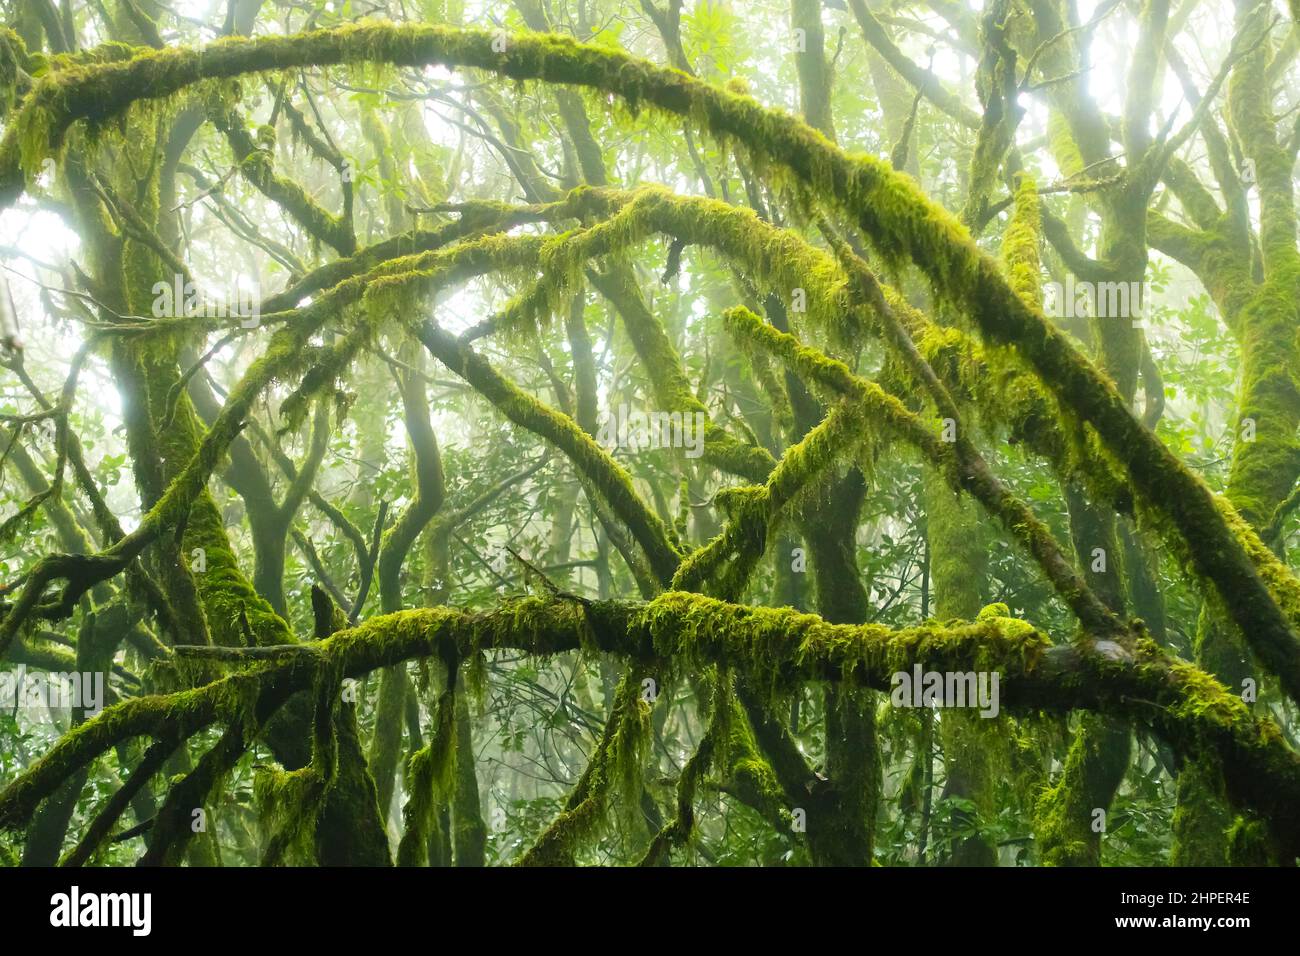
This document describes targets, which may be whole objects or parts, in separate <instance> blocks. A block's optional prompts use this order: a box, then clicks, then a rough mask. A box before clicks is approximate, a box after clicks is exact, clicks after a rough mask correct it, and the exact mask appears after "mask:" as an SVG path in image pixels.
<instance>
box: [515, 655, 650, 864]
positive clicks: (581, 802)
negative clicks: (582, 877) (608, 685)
mask: <svg viewBox="0 0 1300 956" xmlns="http://www.w3.org/2000/svg"><path fill="white" fill-rule="evenodd" d="M643 676H644V673H643V672H642V671H641V670H640V669H639V668H636V667H633V668H630V669H629V670H628V671H627V672H626V673H625V674H624V675H623V677H622V679H621V680H620V681H619V684H618V687H617V688H616V689H615V691H614V702H613V706H612V707H611V708H610V713H609V718H608V720H606V722H605V729H604V730H603V731H602V733H601V738H600V743H599V744H598V745H597V747H596V752H595V753H594V754H593V755H592V757H591V759H590V760H589V761H587V766H586V767H585V768H584V769H583V771H582V776H581V777H579V778H578V782H577V784H575V785H574V788H573V790H572V792H571V793H570V794H569V797H568V799H567V800H566V801H565V804H564V809H563V810H562V811H560V813H559V815H558V816H557V817H556V818H555V819H554V820H552V821H551V823H550V824H549V825H548V826H547V827H546V829H545V830H543V831H542V833H541V835H540V836H538V838H537V841H536V842H535V843H534V844H533V845H532V846H531V847H529V848H528V850H527V852H525V853H524V854H523V856H521V857H520V858H519V860H518V861H517V862H518V865H519V866H558V865H569V866H572V865H573V862H574V856H575V854H576V852H577V850H578V849H579V848H580V847H581V846H582V844H583V843H585V842H587V841H588V840H590V839H591V838H592V837H593V836H594V835H595V834H596V832H597V831H598V830H599V828H600V827H601V826H602V825H603V823H604V821H605V815H606V813H607V812H608V808H609V802H610V798H611V796H614V795H617V797H618V799H619V800H620V801H622V802H623V803H624V804H630V805H635V801H636V799H637V797H638V796H639V795H640V792H641V787H640V782H641V781H640V768H641V762H642V759H643V757H644V751H645V746H646V744H647V742H648V740H649V731H650V720H649V717H650V707H649V704H647V703H646V702H645V701H644V700H642V698H641V679H642V677H643Z"/></svg>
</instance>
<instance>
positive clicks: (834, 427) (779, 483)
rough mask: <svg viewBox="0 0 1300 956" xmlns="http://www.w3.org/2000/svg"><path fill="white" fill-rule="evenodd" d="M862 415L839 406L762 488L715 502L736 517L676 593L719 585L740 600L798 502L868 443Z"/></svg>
mask: <svg viewBox="0 0 1300 956" xmlns="http://www.w3.org/2000/svg"><path fill="white" fill-rule="evenodd" d="M866 427H867V425H866V421H865V419H864V416H863V415H862V413H861V410H860V409H858V408H854V407H851V406H847V405H842V404H841V405H837V406H835V407H834V408H832V409H831V411H830V413H829V414H828V415H827V416H826V418H825V419H824V420H823V421H822V422H821V423H819V424H818V425H817V426H816V427H814V428H813V429H812V430H811V431H809V432H808V434H807V435H805V436H804V437H803V438H802V439H801V440H800V441H799V442H798V443H796V444H794V445H792V446H790V448H789V449H787V450H786V453H785V454H784V455H782V456H781V460H780V461H778V462H777V465H776V467H775V468H773V469H772V473H771V475H769V477H768V480H767V482H766V484H764V485H762V486H760V487H748V488H725V489H722V490H720V491H718V492H717V493H716V494H715V496H714V497H715V500H716V501H717V502H718V503H719V504H720V505H721V506H722V508H723V509H724V510H726V511H728V512H730V515H731V517H730V518H729V519H728V521H727V524H726V526H725V527H724V528H723V529H722V532H721V533H720V534H719V535H718V536H717V537H715V538H714V539H713V540H711V541H710V542H709V543H708V544H706V545H704V547H702V548H699V549H697V550H696V551H693V552H692V553H691V554H690V555H688V556H687V558H686V559H685V560H684V561H683V562H682V565H681V567H680V568H679V569H678V570H677V574H676V575H675V576H674V577H673V584H672V587H673V590H676V591H699V590H702V589H703V588H704V587H705V585H706V584H707V583H709V582H710V581H713V582H714V583H715V587H716V589H717V593H718V594H719V596H722V597H723V598H724V599H726V600H731V601H736V600H739V599H740V597H741V595H742V594H743V592H744V588H745V585H746V583H748V580H749V577H750V575H751V574H752V572H753V570H754V567H755V565H756V564H757V563H758V560H759V559H760V558H761V557H762V556H763V554H764V553H765V552H766V550H767V544H768V541H769V540H770V538H771V535H772V533H773V532H774V531H775V530H776V528H777V525H778V522H779V520H780V519H781V518H782V516H783V513H784V512H785V511H786V509H787V508H788V507H789V505H790V504H791V502H792V501H794V500H795V499H796V497H797V496H798V495H799V494H800V493H801V492H804V491H806V490H808V489H809V488H810V487H811V486H812V485H814V484H815V483H816V482H817V481H818V480H819V479H821V478H824V477H825V476H826V473H827V471H829V470H830V469H831V468H833V467H834V466H835V465H836V463H837V462H839V461H841V460H843V459H844V458H850V459H851V458H852V457H853V456H854V455H855V453H856V452H857V451H858V450H859V448H860V446H861V444H862V443H863V442H864V441H865V440H866V439H865V437H864V434H863V433H864V431H865V429H866Z"/></svg>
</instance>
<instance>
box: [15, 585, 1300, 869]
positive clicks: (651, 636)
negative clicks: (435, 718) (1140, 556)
mask: <svg viewBox="0 0 1300 956" xmlns="http://www.w3.org/2000/svg"><path fill="white" fill-rule="evenodd" d="M449 642H450V643H451V644H453V645H454V647H455V653H457V654H459V655H463V656H466V657H468V656H470V655H472V654H473V653H474V652H476V651H477V650H478V649H480V648H483V649H487V648H493V647H500V648H506V647H510V648H516V649H519V650H524V651H527V652H528V653H530V654H537V655H543V656H545V655H549V654H554V653H558V652H560V651H566V650H576V649H578V648H579V647H582V646H588V647H590V646H595V647H598V648H600V649H601V650H604V651H607V652H610V653H616V654H619V655H623V656H628V657H630V658H632V659H634V660H642V661H646V662H654V661H662V660H667V659H671V660H673V661H674V664H675V666H677V667H694V666H704V665H708V664H713V663H717V662H725V663H727V664H729V665H730V666H733V667H735V668H738V669H739V671H741V672H743V673H745V674H747V675H749V676H750V677H751V678H759V682H760V683H771V682H773V681H774V682H775V687H776V688H778V689H779V688H781V687H787V686H793V685H794V684H797V683H800V682H803V681H808V680H847V681H850V682H852V683H853V684H854V685H855V686H863V687H872V688H875V689H888V688H889V686H890V678H891V675H892V674H894V673H895V672H897V671H899V670H908V669H910V668H911V667H912V665H913V664H917V663H921V664H924V665H925V666H926V667H927V668H930V669H937V670H952V671H967V670H972V669H994V670H998V671H999V672H1000V673H1001V675H1002V683H1001V685H1000V693H1001V695H1002V706H1003V707H1005V708H1011V709H1015V710H1019V709H1021V708H1029V709H1048V710H1053V711H1062V710H1068V709H1073V708H1078V707H1084V708H1088V709H1093V710H1099V711H1103V712H1106V713H1109V714H1114V715H1118V716H1126V717H1129V718H1131V719H1134V720H1137V721H1139V722H1142V723H1146V724H1149V725H1150V726H1152V727H1153V729H1156V730H1157V731H1158V732H1159V733H1161V734H1162V735H1163V736H1165V737H1166V738H1167V739H1169V740H1170V741H1171V742H1172V743H1174V745H1175V746H1176V747H1177V748H1178V749H1179V750H1180V751H1183V752H1187V753H1193V752H1197V751H1199V750H1200V749H1201V748H1205V747H1209V748H1212V749H1214V750H1215V751H1216V752H1217V753H1218V754H1219V755H1220V757H1221V759H1223V761H1224V765H1225V767H1226V768H1228V769H1229V771H1230V773H1229V788H1230V796H1231V797H1232V799H1233V800H1235V801H1238V802H1239V803H1240V804H1241V805H1243V806H1248V807H1251V808H1252V809H1254V810H1256V811H1257V812H1259V813H1260V814H1261V816H1262V817H1264V818H1266V819H1269V820H1270V821H1271V823H1272V825H1273V826H1274V827H1275V828H1276V829H1277V830H1278V832H1279V835H1280V839H1281V842H1282V844H1283V845H1285V846H1286V847H1288V848H1290V849H1291V851H1292V852H1300V821H1298V820H1296V818H1295V815H1294V814H1291V813H1288V812H1287V811H1286V808H1287V807H1289V806H1293V805H1294V803H1295V801H1296V800H1300V757H1297V756H1296V754H1294V753H1293V752H1292V751H1291V749H1290V748H1289V747H1288V746H1287V744H1286V742H1285V740H1284V739H1283V737H1282V735H1281V732H1280V731H1279V730H1278V729H1277V727H1276V725H1275V724H1273V723H1272V721H1271V720H1267V719H1265V720H1256V719H1255V718H1253V717H1252V716H1251V715H1250V713H1249V711H1248V709H1247V708H1246V706H1245V705H1244V704H1243V703H1242V702H1241V700H1240V698H1239V697H1236V696H1234V695H1233V694H1232V693H1231V692H1229V691H1228V690H1227V689H1225V688H1224V687H1222V686H1221V685H1220V684H1218V683H1216V682H1215V681H1214V680H1213V679H1212V678H1210V677H1209V676H1207V675H1206V674H1204V673H1203V672H1202V671H1200V670H1198V669H1197V668H1195V667H1193V666H1192V665H1190V664H1186V663H1183V662H1179V661H1176V660H1174V659H1172V658H1170V657H1168V656H1167V655H1166V654H1165V653H1164V652H1163V651H1161V650H1160V649H1159V648H1158V647H1156V646H1155V645H1154V644H1153V643H1151V642H1150V641H1147V640H1141V641H1139V642H1138V643H1137V645H1136V646H1135V649H1134V653H1133V654H1125V653H1115V654H1111V655H1100V654H1087V653H1081V652H1080V651H1079V650H1078V649H1076V648H1072V647H1052V646H1051V644H1050V642H1049V641H1048V639H1047V637H1046V636H1045V635H1043V634H1042V633H1040V632H1038V631H1036V630H1035V629H1034V628H1033V627H1032V626H1031V625H1029V624H1027V623H1025V622H1024V621H1018V620H1015V619H1012V618H1006V617H1001V616H998V615H996V614H992V615H989V616H987V617H982V618H981V620H979V621H977V622H975V623H971V624H961V623H948V624H945V625H942V626H940V625H924V626H921V627H915V628H904V629H901V630H892V629H890V628H888V627H885V626H883V625H861V626H854V625H833V624H828V623H826V622H825V621H823V620H822V619H821V618H819V617H817V616H816V615H811V614H800V613H798V612H795V611H793V610H790V609H788V608H787V609H769V608H752V607H745V606H740V605H731V604H726V603H724V602H721V601H717V600H713V599H710V598H706V597H702V596H700V595H696V594H686V593H682V592H669V593H666V594H664V595H662V596H661V597H659V598H656V599H655V600H653V601H650V602H648V603H644V604H637V603H614V602H592V603H590V604H587V605H583V604H579V603H578V602H574V601H568V600H561V601H555V602H547V601H542V600H538V599H526V600H522V601H517V602H510V603H507V604H505V605H502V606H501V607H500V608H498V609H496V610H493V611H489V612H484V613H479V614H473V613H469V612H464V611H458V610H452V609H447V608H436V609H430V610H411V611H402V612H399V613H397V614H390V615H385V616H382V617H377V618H374V619H372V620H370V621H367V622H365V623H363V624H360V625H358V626H356V627H353V628H349V629H346V630H344V631H340V632H339V633H337V634H335V635H334V636H332V637H331V638H329V639H327V640H325V641H321V642H319V643H317V644H314V645H305V646H303V645H296V646H285V647H281V648H262V649H258V650H257V653H258V654H259V655H261V658H263V659H251V663H250V665H248V666H246V667H245V668H243V669H240V670H238V671H236V672H235V673H232V674H231V675H230V676H228V677H225V678H222V679H220V680H218V681H215V682H213V683H211V684H208V685H206V686H204V687H202V688H199V689H197V690H187V691H180V692H177V693H174V694H170V695H163V696H152V697H139V698H133V699H131V700H127V701H123V702H122V703H120V704H116V705H114V706H112V707H109V708H107V709H105V710H104V711H103V712H102V713H101V714H99V715H98V716H97V717H94V718H92V719H91V720H88V721H86V722H85V723H84V724H82V725H81V726H79V727H78V728H76V729H75V730H73V731H72V732H70V733H69V734H67V735H65V736H64V737H63V738H62V739H60V741H59V742H58V743H57V744H55V745H54V746H53V747H52V748H51V749H50V750H49V752H48V753H47V754H46V755H45V756H44V757H42V758H41V759H40V760H38V761H37V762H36V763H35V764H33V765H32V766H31V767H29V768H28V769H27V770H25V771H24V772H23V773H22V774H20V775H19V776H18V777H17V778H16V779H15V780H13V781H12V782H11V783H10V784H9V785H8V786H7V787H6V788H5V789H4V790H3V791H0V827H6V828H11V829H12V828H15V827H21V826H23V825H24V824H25V822H26V821H27V820H28V819H29V818H30V816H31V814H32V813H33V812H34V811H35V809H36V807H37V805H38V804H39V803H40V801H41V800H42V799H43V798H44V797H46V796H48V795H49V794H50V793H52V792H53V791H54V790H55V789H57V787H58V786H59V785H60V783H61V782H62V781H63V780H64V779H65V778H66V777H67V775H68V774H70V773H72V772H73V771H75V770H76V769H78V768H80V767H83V766H85V765H86V764H87V763H89V762H90V761H91V760H93V759H95V758H96V757H97V756H98V755H100V754H102V753H103V752H105V751H106V750H108V749H109V748H111V747H112V746H113V745H114V744H116V743H118V742H120V741H123V740H128V739H130V738H132V737H137V736H153V737H160V736H163V735H164V734H167V733H171V734H174V735H175V736H176V738H177V739H181V738H188V737H189V736H192V735H193V734H194V733H197V732H198V731H200V730H202V729H203V728H205V727H208V726H210V725H211V724H212V723H214V722H231V721H234V720H237V719H240V718H241V716H245V715H247V716H249V717H256V716H257V715H261V714H265V713H270V712H273V711H274V709H275V708H276V707H278V706H279V704H280V703H281V702H283V701H284V700H285V699H287V698H288V697H289V696H290V695H291V694H293V693H295V692H297V691H299V690H304V689H306V688H309V687H311V686H313V685H314V683H315V681H316V679H317V675H318V673H319V667H320V666H321V659H322V657H323V658H326V659H327V660H328V661H329V662H330V665H331V666H332V667H334V668H335V669H336V673H337V674H338V675H339V677H340V679H341V678H344V677H354V678H355V677H360V676H362V675H363V674H366V673H369V672H371V671H374V670H377V669H379V668H381V667H386V666H390V665H393V664H396V663H400V662H401V661H404V660H410V659H413V658H418V657H434V656H441V655H442V654H443V653H445V652H446V650H445V645H446V644H447V643H449ZM192 650H193V653H195V654H197V655H199V656H211V657H218V658H220V657H222V656H225V657H230V658H234V659H236V660H238V659H241V657H242V656H243V655H244V654H251V653H253V652H252V651H245V652H241V651H240V650H239V649H232V648H195V649H192ZM1153 704H1154V705H1155V706H1152V705H1153Z"/></svg>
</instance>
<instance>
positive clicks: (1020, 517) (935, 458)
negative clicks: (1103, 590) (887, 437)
mask: <svg viewBox="0 0 1300 956" xmlns="http://www.w3.org/2000/svg"><path fill="white" fill-rule="evenodd" d="M725 319H726V321H727V322H728V324H729V326H730V327H731V328H732V330H733V332H734V334H736V335H737V337H738V338H740V339H742V340H743V341H746V342H749V343H750V344H751V345H752V346H754V347H757V348H762V349H764V350H765V351H768V352H770V353H771V354H773V355H775V356H777V357H778V358H780V360H781V361H782V362H785V363H786V364H787V365H789V366H790V367H791V368H792V369H794V370H795V371H796V372H797V373H798V374H799V375H800V377H802V378H803V379H804V380H805V381H808V382H810V383H812V384H815V385H817V386H819V387H820V388H823V389H829V390H831V391H832V392H833V393H834V394H837V395H842V396H846V397H850V398H852V399H853V400H854V401H857V402H861V403H863V405H864V406H865V407H866V408H867V409H868V410H869V411H870V412H871V417H872V420H877V421H880V422H881V423H882V424H883V425H884V426H885V427H886V428H888V429H890V430H891V431H893V432H894V433H895V434H897V435H898V436H899V437H901V438H903V439H904V440H905V441H907V442H908V443H909V444H911V445H913V446H914V447H915V448H916V449H917V450H918V451H920V452H921V453H922V454H923V455H924V456H925V457H926V458H927V459H928V460H929V461H930V462H931V463H933V464H934V465H936V466H937V467H938V468H939V471H940V473H941V474H943V475H944V477H945V479H946V480H947V481H948V483H949V485H950V486H951V487H952V489H953V490H954V491H957V492H961V491H966V492H969V493H970V494H971V495H972V496H973V497H974V498H975V499H976V500H978V501H979V502H980V504H981V505H983V506H984V508H985V510H986V511H988V513H989V514H990V515H993V516H994V517H995V518H997V519H998V520H999V521H1000V522H1001V523H1002V525H1003V527H1005V528H1006V529H1007V531H1008V532H1009V533H1010V534H1011V535H1012V536H1013V537H1014V538H1015V539H1016V540H1017V541H1019V542H1020V543H1021V544H1022V545H1023V546H1024V548H1025V550H1026V551H1028V552H1029V553H1030V555H1031V556H1032V557H1033V558H1034V560H1035V561H1036V562H1037V563H1038V566H1039V568H1041V569H1042V571H1043V573H1044V575H1045V576H1046V577H1047V579H1048V580H1049V581H1050V582H1051V583H1052V586H1053V587H1054V588H1055V589H1056V591H1057V593H1058V595H1059V596H1060V597H1061V599H1062V600H1063V601H1065V603H1066V604H1067V605H1068V606H1069V607H1070V609H1071V610H1072V611H1074V613H1075V615H1076V616H1077V617H1078V618H1079V620H1080V622H1081V623H1082V624H1083V625H1084V628H1085V630H1086V631H1087V632H1088V634H1089V635H1091V636H1092V637H1094V638H1105V639H1110V640H1116V639H1122V640H1127V639H1128V637H1127V634H1128V632H1127V629H1126V628H1125V627H1124V625H1123V624H1122V622H1120V621H1119V620H1118V619H1117V618H1116V617H1115V615H1114V614H1112V613H1111V612H1110V611H1109V610H1108V609H1107V608H1106V607H1105V606H1104V605H1102V604H1101V603H1100V602H1099V601H1098V600H1097V598H1096V597H1095V596H1094V595H1093V594H1092V592H1091V591H1089V589H1088V587H1087V585H1085V584H1084V582H1083V580H1082V579H1081V578H1080V577H1079V574H1078V572H1077V571H1076V570H1075V569H1074V566H1073V565H1072V564H1071V562H1070V561H1069V559H1068V558H1067V557H1066V556H1065V554H1064V553H1063V552H1062V551H1061V549H1060V547H1059V546H1058V545H1057V543H1056V540H1055V538H1053V536H1052V533H1051V532H1050V531H1049V530H1048V528H1047V526H1046V525H1045V524H1043V522H1042V521H1041V520H1040V519H1039V518H1038V517H1037V516H1036V515H1035V514H1034V512H1033V511H1032V510H1031V509H1030V508H1029V506H1028V505H1026V504H1025V503H1024V502H1022V501H1021V500H1020V499H1018V498H1016V497H1015V496H1014V495H1012V494H1011V492H1010V491H1009V490H1008V489H1007V488H1006V487H1005V485H1003V484H1002V483H1001V482H1000V481H999V480H998V479H997V478H996V477H995V476H994V475H993V474H992V472H991V471H990V470H989V469H988V466H987V464H986V463H984V461H983V458H982V457H981V456H979V454H978V452H977V451H974V446H973V445H970V444H969V440H967V441H966V443H965V444H964V446H963V441H962V436H961V434H960V432H959V433H958V435H957V436H956V441H953V442H943V441H940V439H939V437H938V436H937V435H936V434H935V433H934V432H932V431H931V430H930V429H928V428H927V427H926V426H925V425H924V424H923V423H922V422H921V420H920V419H919V418H917V417H916V416H915V415H913V414H912V413H911V412H909V411H908V410H907V409H906V408H905V407H903V405H902V403H901V402H899V401H898V400H897V399H896V398H894V397H893V396H891V395H889V394H887V393H886V392H885V391H884V390H883V389H881V388H880V386H879V385H877V384H876V383H875V382H871V381H868V380H866V379H863V378H859V377H858V376H856V375H854V374H853V373H851V372H850V371H849V370H848V368H847V367H846V366H845V365H844V364H843V363H841V362H837V361H835V360H834V359H832V358H829V357H827V356H826V355H824V354H823V353H821V352H818V351H817V350H816V349H812V348H809V347H808V346H805V345H802V344H800V343H799V341H798V340H797V339H795V338H794V337H793V336H792V335H789V334H787V333H784V332H780V331H778V330H777V329H774V328H772V327H771V326H769V325H767V324H766V323H764V322H763V320H762V319H760V318H759V317H758V316H756V315H754V313H752V312H750V311H749V310H748V309H746V308H744V307H743V306H738V307H736V308H733V309H730V310H728V311H727V313H726V314H725Z"/></svg>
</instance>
